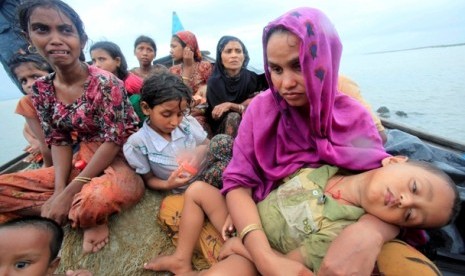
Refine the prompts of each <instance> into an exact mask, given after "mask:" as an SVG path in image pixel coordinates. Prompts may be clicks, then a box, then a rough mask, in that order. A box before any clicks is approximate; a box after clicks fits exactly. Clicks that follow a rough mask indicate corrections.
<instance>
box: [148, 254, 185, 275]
mask: <svg viewBox="0 0 465 276" xmlns="http://www.w3.org/2000/svg"><path fill="white" fill-rule="evenodd" d="M144 268H145V269H149V270H153V271H170V272H172V273H174V274H181V273H187V272H192V265H191V260H185V259H183V258H178V257H177V256H176V255H174V254H173V255H166V256H160V257H155V258H153V259H151V260H150V261H149V262H148V263H145V264H144Z"/></svg>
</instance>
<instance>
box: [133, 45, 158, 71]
mask: <svg viewBox="0 0 465 276" xmlns="http://www.w3.org/2000/svg"><path fill="white" fill-rule="evenodd" d="M134 54H135V55H136V57H137V60H138V61H139V64H140V65H141V66H142V65H151V64H152V60H153V59H154V58H155V54H156V53H155V50H154V49H153V48H152V46H151V45H150V44H149V43H147V42H141V43H139V45H137V47H136V49H134Z"/></svg>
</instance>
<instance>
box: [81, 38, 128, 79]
mask: <svg viewBox="0 0 465 276" xmlns="http://www.w3.org/2000/svg"><path fill="white" fill-rule="evenodd" d="M97 49H102V50H104V51H105V52H107V53H108V54H109V55H110V56H111V57H112V58H113V59H116V58H120V60H121V63H120V65H119V67H118V68H117V69H116V76H117V77H118V78H119V79H120V80H123V81H124V80H125V79H126V77H127V76H128V74H129V72H128V63H127V62H126V58H125V57H124V54H123V52H122V51H121V48H120V47H119V46H118V45H117V44H116V43H113V42H111V41H99V42H97V43H94V44H93V45H92V46H90V49H89V52H92V51H93V50H97Z"/></svg>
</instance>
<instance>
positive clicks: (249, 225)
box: [226, 188, 308, 275]
mask: <svg viewBox="0 0 465 276" xmlns="http://www.w3.org/2000/svg"><path fill="white" fill-rule="evenodd" d="M226 204H227V206H228V210H229V212H230V215H231V218H232V221H233V223H234V225H235V227H236V229H237V230H238V233H240V235H239V236H240V238H241V239H242V242H243V244H244V246H245V247H246V249H247V251H248V252H249V254H250V256H251V257H252V260H253V262H254V264H255V266H256V267H257V269H258V271H260V273H261V274H262V275H300V274H299V273H303V272H304V274H302V275H307V274H305V272H308V269H306V267H305V266H304V265H303V264H301V263H299V262H297V261H294V260H291V259H288V258H286V257H284V256H282V255H279V254H277V253H275V252H274V251H273V249H272V248H271V246H270V243H269V242H268V239H267V237H266V235H265V232H264V231H263V229H262V226H261V222H260V216H259V213H258V209H257V205H256V203H255V202H254V201H253V199H252V196H251V190H250V189H248V188H237V189H234V190H231V191H229V192H228V193H227V194H226Z"/></svg>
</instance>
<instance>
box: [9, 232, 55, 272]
mask: <svg viewBox="0 0 465 276" xmlns="http://www.w3.org/2000/svg"><path fill="white" fill-rule="evenodd" d="M51 238H52V235H51V234H50V233H49V232H47V231H46V230H43V229H37V228H35V227H32V226H24V227H11V228H3V229H0V275H9V276H13V275H27V276H45V275H52V273H53V272H54V271H55V269H56V267H57V266H58V263H59V261H58V259H56V260H54V261H52V262H50V254H51V253H50V239H51Z"/></svg>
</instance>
